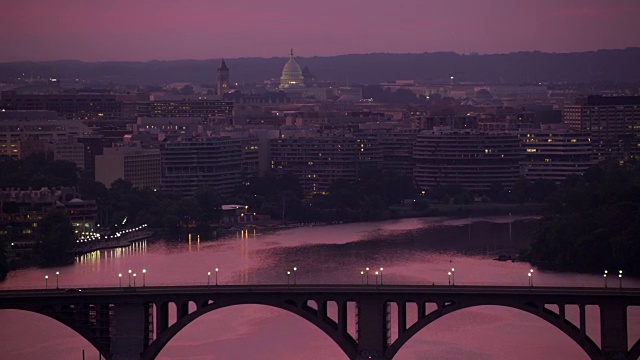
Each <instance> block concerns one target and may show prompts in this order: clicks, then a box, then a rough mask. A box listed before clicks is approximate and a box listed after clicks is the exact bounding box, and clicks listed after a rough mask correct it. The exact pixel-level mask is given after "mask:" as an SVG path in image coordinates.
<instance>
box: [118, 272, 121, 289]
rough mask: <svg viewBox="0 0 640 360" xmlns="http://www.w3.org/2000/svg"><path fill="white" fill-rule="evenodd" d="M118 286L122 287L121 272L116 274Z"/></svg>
mask: <svg viewBox="0 0 640 360" xmlns="http://www.w3.org/2000/svg"><path fill="white" fill-rule="evenodd" d="M118 287H122V273H120V274H118Z"/></svg>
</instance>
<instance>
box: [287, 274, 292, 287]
mask: <svg viewBox="0 0 640 360" xmlns="http://www.w3.org/2000/svg"><path fill="white" fill-rule="evenodd" d="M290 278H291V271H289V270H287V286H288V285H289V279H290Z"/></svg>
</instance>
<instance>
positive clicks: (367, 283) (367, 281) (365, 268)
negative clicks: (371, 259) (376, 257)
mask: <svg viewBox="0 0 640 360" xmlns="http://www.w3.org/2000/svg"><path fill="white" fill-rule="evenodd" d="M364 269H365V270H367V285H369V268H368V267H366V268H364Z"/></svg>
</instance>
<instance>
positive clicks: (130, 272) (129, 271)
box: [129, 269, 131, 287]
mask: <svg viewBox="0 0 640 360" xmlns="http://www.w3.org/2000/svg"><path fill="white" fill-rule="evenodd" d="M129 287H131V269H129Z"/></svg>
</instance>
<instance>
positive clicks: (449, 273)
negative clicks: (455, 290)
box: [447, 271, 451, 285]
mask: <svg viewBox="0 0 640 360" xmlns="http://www.w3.org/2000/svg"><path fill="white" fill-rule="evenodd" d="M447 275H449V285H451V271H449V272H447Z"/></svg>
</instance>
